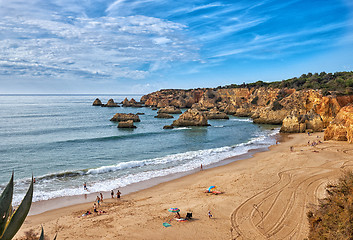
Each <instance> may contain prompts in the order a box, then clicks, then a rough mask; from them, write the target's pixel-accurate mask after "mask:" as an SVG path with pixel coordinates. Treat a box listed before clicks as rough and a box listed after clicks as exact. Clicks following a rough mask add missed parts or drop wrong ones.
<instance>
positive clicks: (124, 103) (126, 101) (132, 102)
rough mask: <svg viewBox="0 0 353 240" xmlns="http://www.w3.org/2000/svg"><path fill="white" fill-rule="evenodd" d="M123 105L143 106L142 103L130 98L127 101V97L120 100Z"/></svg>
mask: <svg viewBox="0 0 353 240" xmlns="http://www.w3.org/2000/svg"><path fill="white" fill-rule="evenodd" d="M122 105H123V107H143V105H142V104H141V103H139V102H136V100H135V99H133V98H131V100H130V101H129V100H128V99H127V98H125V99H124V101H123V102H122Z"/></svg>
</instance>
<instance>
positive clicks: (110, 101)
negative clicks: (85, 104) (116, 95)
mask: <svg viewBox="0 0 353 240" xmlns="http://www.w3.org/2000/svg"><path fill="white" fill-rule="evenodd" d="M101 106H102V107H120V106H119V105H118V104H117V103H115V102H114V100H113V99H112V98H111V99H109V100H108V102H107V104H102V105H101Z"/></svg>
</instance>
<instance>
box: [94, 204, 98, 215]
mask: <svg viewBox="0 0 353 240" xmlns="http://www.w3.org/2000/svg"><path fill="white" fill-rule="evenodd" d="M93 212H95V213H97V214H98V211H97V205H96V203H94V204H93Z"/></svg>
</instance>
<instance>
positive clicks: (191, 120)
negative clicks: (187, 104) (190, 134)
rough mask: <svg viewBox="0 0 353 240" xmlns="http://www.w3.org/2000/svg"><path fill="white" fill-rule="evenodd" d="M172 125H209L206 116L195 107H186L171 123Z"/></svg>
mask: <svg viewBox="0 0 353 240" xmlns="http://www.w3.org/2000/svg"><path fill="white" fill-rule="evenodd" d="M172 126H173V127H188V126H210V125H209V124H208V122H207V118H206V116H205V115H204V114H203V113H201V112H200V111H198V110H197V109H188V110H187V111H186V112H184V113H183V114H181V115H180V117H179V119H177V120H175V121H174V122H173V124H172Z"/></svg>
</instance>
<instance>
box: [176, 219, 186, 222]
mask: <svg viewBox="0 0 353 240" xmlns="http://www.w3.org/2000/svg"><path fill="white" fill-rule="evenodd" d="M175 220H177V221H178V222H186V221H187V219H185V218H176V219H175Z"/></svg>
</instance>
